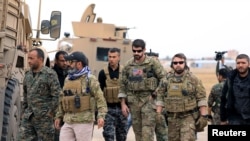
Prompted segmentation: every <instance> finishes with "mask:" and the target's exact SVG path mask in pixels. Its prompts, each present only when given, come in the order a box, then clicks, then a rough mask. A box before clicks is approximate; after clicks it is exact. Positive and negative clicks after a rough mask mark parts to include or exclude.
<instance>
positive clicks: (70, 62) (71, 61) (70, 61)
mask: <svg viewBox="0 0 250 141" xmlns="http://www.w3.org/2000/svg"><path fill="white" fill-rule="evenodd" d="M68 62H69V64H72V63H73V62H78V61H76V60H69V61H68Z"/></svg>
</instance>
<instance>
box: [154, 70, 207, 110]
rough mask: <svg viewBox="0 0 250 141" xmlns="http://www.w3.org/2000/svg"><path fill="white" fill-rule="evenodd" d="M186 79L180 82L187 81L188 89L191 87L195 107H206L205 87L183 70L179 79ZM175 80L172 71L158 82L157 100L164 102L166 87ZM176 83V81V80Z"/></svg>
mask: <svg viewBox="0 0 250 141" xmlns="http://www.w3.org/2000/svg"><path fill="white" fill-rule="evenodd" d="M184 78H185V79H187V80H182V81H183V82H184V81H187V82H188V85H189V87H192V89H193V90H192V91H194V97H195V98H196V101H197V106H198V107H200V106H206V105H207V101H206V91H205V87H204V86H203V84H202V82H201V81H200V80H199V79H198V78H197V77H196V76H195V75H193V74H192V73H191V72H190V71H188V70H185V72H184V74H183V76H182V78H181V79H184ZM175 79H176V77H175V75H174V71H173V70H172V71H170V72H169V73H168V74H167V76H166V79H163V80H162V81H161V82H160V85H159V89H158V90H157V95H159V97H158V98H159V99H161V100H163V101H164V97H167V95H168V94H167V93H168V86H169V84H170V83H171V82H172V81H174V80H175ZM176 81H177V80H176Z"/></svg>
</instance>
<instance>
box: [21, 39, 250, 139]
mask: <svg viewBox="0 0 250 141" xmlns="http://www.w3.org/2000/svg"><path fill="white" fill-rule="evenodd" d="M132 51H133V57H132V58H131V59H130V60H128V61H127V63H126V64H124V65H122V64H120V63H119V61H120V50H119V49H118V48H111V49H110V50H109V51H108V61H109V64H108V65H107V66H105V67H104V68H103V69H102V70H101V71H100V72H99V76H98V78H96V77H95V76H94V75H93V74H91V70H90V68H89V64H88V58H87V57H86V56H85V55H84V53H82V52H79V51H76V52H73V53H71V54H69V55H67V53H66V52H63V51H59V52H57V54H56V56H55V65H54V67H53V69H50V68H48V67H46V66H44V65H43V62H44V53H43V51H42V50H41V49H39V48H35V49H32V50H30V51H29V53H28V63H29V66H30V70H29V71H27V72H26V74H25V78H24V81H23V89H24V92H23V96H24V102H23V106H22V113H23V114H22V121H21V128H20V140H23V141H36V140H39V141H40V140H41V141H53V140H60V141H75V140H77V141H91V140H92V137H93V129H94V120H95V119H96V120H97V126H98V128H101V127H103V137H104V140H105V141H114V140H117V141H126V139H127V133H128V129H129V128H128V117H130V116H131V119H132V127H133V131H134V133H135V140H136V141H153V140H154V135H155V134H156V139H157V141H167V140H169V141H184V140H189V141H194V140H195V139H196V132H199V131H203V129H204V127H205V126H206V125H207V117H209V118H210V119H213V120H216V119H218V118H220V113H219V111H218V107H220V105H222V104H224V107H225V104H226V103H227V101H226V98H227V96H229V95H227V94H224V93H226V92H227V91H229V90H230V94H231V93H232V94H231V95H233V96H231V99H233V100H234V101H233V100H231V101H230V104H231V105H230V104H226V105H227V106H231V107H229V108H224V107H222V108H221V109H222V111H223V112H222V113H225V112H226V110H227V109H230V108H231V109H230V110H231V112H232V113H233V112H235V110H236V111H237V112H240V111H239V107H238V106H239V105H237V104H239V103H238V102H236V103H237V104H235V105H234V102H235V95H236V93H237V94H238V93H242V95H241V96H246V95H243V94H246V91H245V90H241V89H239V90H238V89H237V88H235V86H234V85H237V86H238V85H240V83H242V82H243V79H241V74H245V73H246V70H248V69H246V68H245V66H244V67H242V65H241V64H242V63H243V64H244V63H247V64H248V65H249V58H248V56H247V55H244V54H243V55H239V56H238V57H237V58H236V62H237V61H239V62H237V65H236V70H234V71H235V74H234V78H235V79H236V80H237V81H236V80H235V79H233V83H231V81H230V82H228V83H227V82H226V81H225V80H226V78H227V77H228V76H227V75H228V74H229V73H228V72H225V71H224V70H223V69H222V70H220V71H219V73H218V80H219V82H220V84H218V85H216V86H214V87H213V89H212V90H211V94H210V95H209V99H211V100H209V102H207V100H206V92H205V88H204V86H203V84H202V82H201V80H200V79H199V78H197V77H196V76H195V75H194V74H193V73H192V72H191V71H190V69H189V67H188V65H187V58H186V56H185V55H184V54H183V53H177V54H175V55H174V56H173V58H172V60H171V70H170V71H166V70H165V69H164V68H163V66H162V65H161V63H160V61H159V60H158V59H157V58H155V57H152V56H149V55H146V54H145V51H146V43H145V42H144V41H143V40H142V39H136V40H134V41H133V43H132ZM247 64H245V65H247ZM238 65H239V66H238ZM247 68H248V67H247ZM241 72H242V73H241ZM244 77H248V71H247V75H244ZM249 80H250V78H249ZM247 82H248V81H247V80H245V81H244V83H245V85H244V86H245V87H247V88H248V87H250V86H248V85H247ZM224 83H225V84H228V87H227V89H226V88H225V90H224V89H223V90H224V91H225V92H224V93H223V94H224V97H223V95H222V92H221V91H222V88H223V86H224ZM232 87H233V88H232ZM248 90H250V88H249V89H248ZM232 91H233V92H232ZM212 93H220V95H219V96H218V95H216V96H213V95H212ZM221 95H222V97H223V98H224V99H223V98H222V99H221V101H220V100H218V98H219V99H220V96H221ZM241 96H238V97H237V98H236V100H239V99H241ZM232 97H233V98H232ZM215 99H216V100H215ZM248 100H249V99H248ZM214 101H216V102H214ZM223 102H224V103H223ZM242 102H244V103H245V104H249V102H247V100H245V101H242ZM220 103H221V104H220ZM207 105H208V109H207ZM215 105H216V106H215ZM248 106H249V105H248ZM214 107H217V109H216V108H214ZM234 107H235V110H234ZM223 108H224V109H223ZM245 108H246V107H245ZM244 110H245V111H241V112H242V113H243V114H241V115H242V116H240V113H239V114H238V115H239V116H238V119H240V121H239V122H240V123H242V122H244V123H249V121H246V119H249V116H247V113H244V112H249V110H247V109H244ZM96 111H97V114H95V113H96ZM211 111H213V113H217V115H216V114H214V115H213V118H212V114H211ZM207 112H208V114H209V116H208V114H207ZM248 114H249V113H248ZM224 115H225V114H224ZM224 115H222V117H223V118H222V120H220V121H223V122H222V123H224V124H226V122H229V123H230V121H232V122H231V123H234V124H237V121H238V120H230V119H232V118H230V115H228V114H227V115H226V116H224ZM233 117H234V116H233ZM245 117H246V118H245ZM234 119H235V118H234ZM214 123H218V122H216V121H214ZM220 124H221V122H220ZM54 133H56V134H54ZM54 136H55V137H57V138H54Z"/></svg>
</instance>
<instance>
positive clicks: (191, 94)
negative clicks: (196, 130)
mask: <svg viewBox="0 0 250 141" xmlns="http://www.w3.org/2000/svg"><path fill="white" fill-rule="evenodd" d="M167 79H168V88H167V96H166V97H165V101H166V102H165V107H166V110H167V111H168V112H187V111H190V110H194V109H195V108H196V107H197V102H196V98H195V88H194V82H192V81H191V80H190V78H188V76H187V74H185V75H184V76H183V77H182V79H181V80H177V79H176V78H175V77H174V75H172V76H170V77H169V78H167Z"/></svg>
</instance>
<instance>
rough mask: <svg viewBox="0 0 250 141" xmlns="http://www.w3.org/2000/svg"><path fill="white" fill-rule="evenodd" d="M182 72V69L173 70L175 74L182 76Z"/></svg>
mask: <svg viewBox="0 0 250 141" xmlns="http://www.w3.org/2000/svg"><path fill="white" fill-rule="evenodd" d="M183 72H184V69H175V73H177V74H182V73H183Z"/></svg>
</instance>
